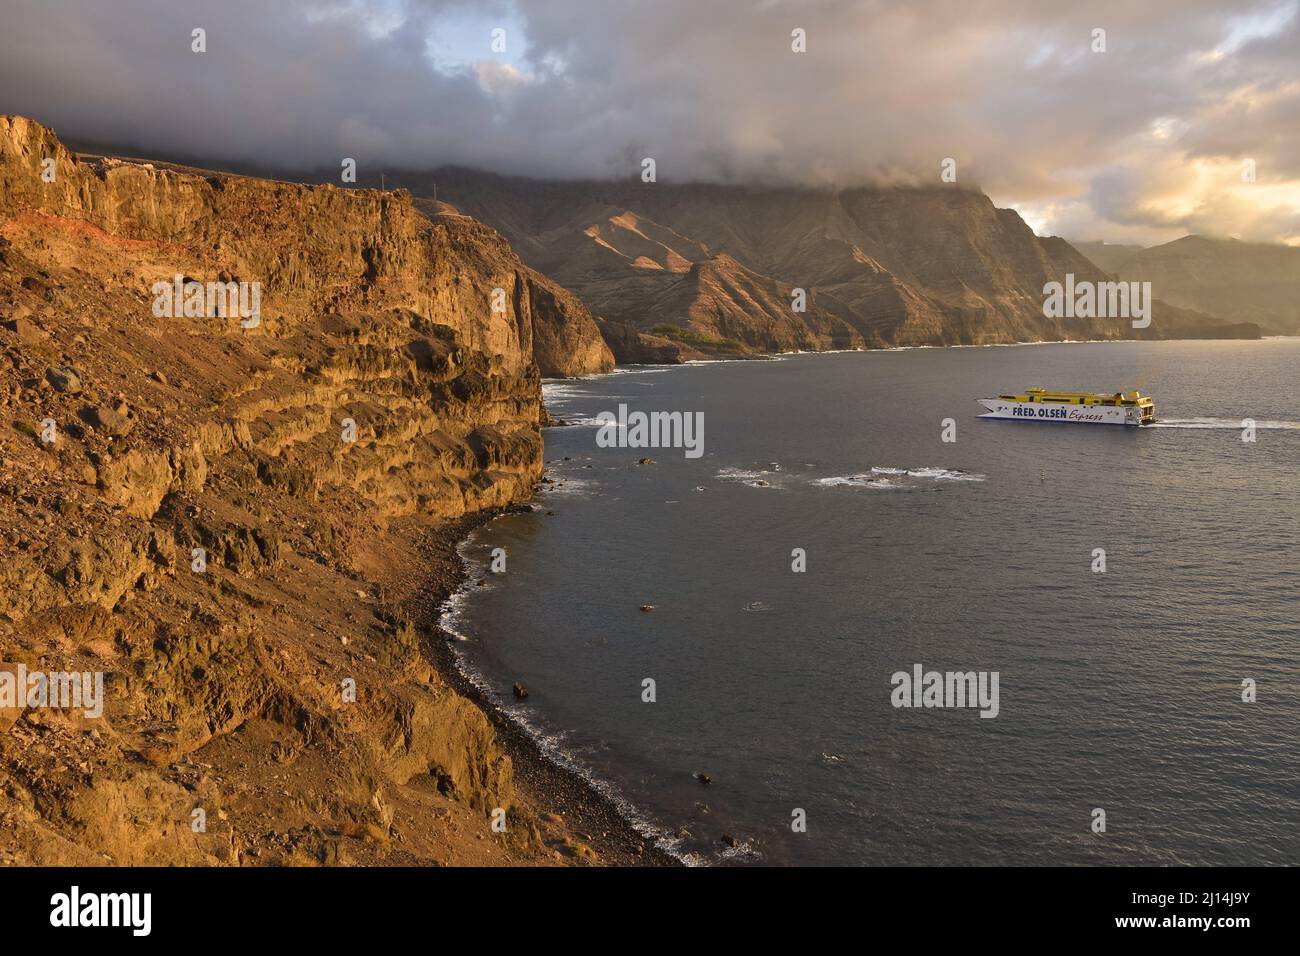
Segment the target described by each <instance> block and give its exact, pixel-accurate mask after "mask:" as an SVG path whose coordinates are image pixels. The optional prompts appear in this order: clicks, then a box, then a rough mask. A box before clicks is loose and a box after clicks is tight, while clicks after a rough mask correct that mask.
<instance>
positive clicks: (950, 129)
mask: <svg viewBox="0 0 1300 956" xmlns="http://www.w3.org/2000/svg"><path fill="white" fill-rule="evenodd" d="M494 25H500V26H501V27H502V28H503V29H505V30H506V44H507V52H505V53H504V54H503V53H498V52H494V51H493V50H492V49H491V46H490V44H491V39H492V38H491V36H490V31H491V29H492V27H493V26H494ZM195 27H203V28H204V29H205V30H206V31H207V47H208V52H206V53H204V54H196V53H193V52H191V49H190V44H191V39H190V32H191V30H192V29H194V28H195ZM795 28H802V29H803V30H805V31H806V34H807V52H806V53H802V54H797V53H794V52H792V51H791V48H790V44H791V30H793V29H795ZM1097 28H1101V29H1104V30H1105V31H1106V51H1105V52H1104V53H1097V52H1094V51H1093V50H1092V43H1093V30H1094V29H1097ZM434 49H436V50H438V51H440V52H439V53H438V56H439V57H440V58H441V59H440V60H439V61H438V65H435V58H434V56H433V55H431V50H434ZM449 53H450V56H449V55H448V54H449ZM449 63H450V65H448V64H449ZM1298 66H1300V17H1297V15H1296V2H1295V0H1213V2H1211V0H1149V2H1143V3H1133V2H1131V0H1124V2H1103V3H1091V4H1065V3H1056V2H1053V0H1035V2H1029V0H960V2H958V0H929V2H917V3H884V2H870V0H867V2H862V0H855V2H850V0H803V2H782V0H759V2H752V0H689V2H688V0H654V2H632V0H601V2H596V0H480V2H474V3H467V2H458V0H329V2H327V0H278V2H275V3H266V2H252V0H174V2H163V0H155V2H147V0H112V2H107V0H85V2H73V0H65V2H59V0H54V2H50V0H6V3H5V5H4V9H3V11H0V112H18V113H24V114H27V115H31V116H34V117H36V118H38V119H40V120H42V121H44V122H47V123H50V124H52V125H54V126H55V127H56V128H57V129H59V131H60V132H61V133H62V134H63V135H65V136H69V137H75V138H79V139H88V140H100V141H105V142H113V143H124V144H134V145H138V146H140V147H141V148H142V149H153V150H160V151H161V150H165V151H169V152H181V153H186V154H191V155H198V156H205V157H211V158H212V160H213V161H218V160H220V161H238V162H244V163H254V164H258V165H262V166H276V167H282V168H312V167H321V166H329V165H337V164H338V162H339V161H340V160H341V158H342V157H344V156H351V157H355V158H356V159H358V160H359V161H360V162H361V163H362V164H363V165H364V164H370V165H387V166H390V167H391V166H396V165H401V166H412V167H432V166H436V165H440V164H444V163H460V164H466V165H471V166H478V167H486V168H489V169H494V170H498V171H502V172H511V173H520V174H526V175H535V176H556V177H565V178H573V177H580V176H596V177H610V176H626V175H632V174H634V173H635V172H637V171H638V169H639V165H638V164H639V162H640V160H641V158H642V157H644V156H652V157H654V158H655V159H656V161H657V164H658V170H659V174H660V176H661V178H663V179H666V180H667V179H673V180H678V181H681V180H687V179H709V180H722V181H743V182H788V181H793V182H801V183H814V184H840V185H848V184H854V183H859V182H867V181H873V182H874V181H920V182H927V181H935V180H937V178H938V175H939V164H940V161H941V160H942V159H943V158H945V157H952V158H954V159H956V160H957V163H958V172H959V177H960V179H961V180H962V181H965V182H972V183H974V182H977V183H979V184H981V185H982V186H983V187H984V188H985V189H986V190H987V191H989V192H990V193H991V194H992V195H993V196H994V198H995V199H996V200H998V201H999V202H1003V203H1013V204H1015V205H1016V206H1017V208H1019V209H1021V211H1022V212H1023V213H1024V214H1025V216H1026V217H1027V218H1028V219H1029V221H1030V222H1031V223H1033V224H1034V225H1035V226H1036V227H1039V228H1044V229H1050V230H1051V231H1053V232H1058V233H1067V234H1070V235H1074V236H1076V237H1079V238H1110V239H1116V240H1127V241H1155V240H1158V239H1161V238H1173V237H1174V236H1176V235H1180V234H1182V233H1185V232H1188V231H1200V232H1206V233H1211V234H1239V235H1242V236H1243V238H1251V239H1262V240H1274V241H1286V240H1290V241H1292V242H1300V149H1298V148H1297V147H1300V141H1298V140H1300V70H1298V69H1297V67H1298ZM1245 159H1253V160H1254V161H1255V167H1256V170H1257V181H1256V182H1255V183H1253V184H1245V183H1243V182H1242V181H1241V177H1240V173H1239V171H1240V169H1241V167H1242V162H1243V160H1245Z"/></svg>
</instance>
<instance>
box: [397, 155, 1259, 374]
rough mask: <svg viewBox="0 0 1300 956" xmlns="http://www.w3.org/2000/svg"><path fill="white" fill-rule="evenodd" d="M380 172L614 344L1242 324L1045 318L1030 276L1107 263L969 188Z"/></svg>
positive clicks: (1199, 329) (990, 335)
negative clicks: (565, 296)
mask: <svg viewBox="0 0 1300 956" xmlns="http://www.w3.org/2000/svg"><path fill="white" fill-rule="evenodd" d="M396 178H398V179H400V180H401V181H402V182H403V183H404V184H405V185H408V186H409V187H410V188H411V189H412V190H413V191H414V192H416V193H417V194H426V195H428V194H432V193H433V192H434V191H436V192H437V195H438V196H439V198H440V199H445V200H447V201H449V202H451V203H454V204H455V205H456V206H457V207H458V208H459V209H461V210H463V211H464V212H466V213H468V214H470V215H472V216H474V217H475V218H478V219H481V220H483V221H484V222H487V223H490V224H491V225H493V226H495V227H496V228H497V229H499V230H501V232H502V233H503V234H504V235H505V236H506V237H507V238H509V239H510V241H511V243H512V245H513V246H514V247H515V249H516V250H517V251H518V252H519V254H520V255H521V256H522V257H523V259H524V260H525V261H526V262H528V263H529V265H531V266H533V267H534V268H536V269H538V270H540V271H541V272H544V273H545V274H547V275H548V276H550V277H552V278H554V279H555V280H556V281H558V282H559V283H560V284H561V285H563V286H565V287H566V288H568V289H570V290H572V291H573V292H575V293H576V294H577V295H578V296H579V297H580V298H581V299H582V300H583V301H584V302H585V303H586V304H587V306H588V307H589V308H590V309H591V310H592V312H593V313H595V314H597V315H598V316H600V317H601V318H602V319H603V320H605V322H606V325H605V326H604V327H605V328H606V329H607V330H608V329H609V328H610V327H611V324H612V327H613V328H616V329H619V330H622V331H620V333H619V336H618V337H616V338H611V337H610V336H608V335H607V338H610V341H611V343H612V344H614V347H615V351H616V353H618V352H620V351H622V352H623V353H624V355H626V354H628V353H629V351H630V350H629V349H628V348H627V343H628V341H629V338H628V334H627V331H626V329H627V328H631V329H633V330H636V331H639V332H642V333H644V332H647V331H653V332H654V333H655V334H656V335H657V336H658V337H659V338H660V339H661V340H663V339H668V340H671V341H676V342H679V343H684V344H689V345H690V346H692V347H694V348H700V349H705V350H715V351H717V350H723V351H732V352H735V351H737V350H740V351H744V352H752V353H766V352H774V351H783V350H787V349H829V348H853V347H861V346H867V347H880V346H892V345H952V344H986V343H1000V342H1018V341H1042V340H1061V339H1083V338H1091V339H1115V338H1132V337H1135V336H1137V337H1144V338H1164V337H1177V336H1183V335H1193V336H1198V337H1199V336H1203V335H1207V334H1230V335H1247V336H1250V335H1255V334H1257V332H1256V330H1254V329H1253V328H1250V327H1243V328H1240V329H1225V325H1226V323H1224V322H1222V321H1221V320H1218V319H1215V318H1213V317H1211V316H1209V315H1201V314H1197V313H1194V312H1191V311H1189V310H1186V309H1180V308H1178V307H1175V306H1171V305H1169V304H1167V303H1163V302H1158V303H1157V304H1156V306H1155V308H1154V310H1153V313H1154V314H1153V322H1152V327H1151V328H1150V329H1148V330H1145V331H1142V332H1135V331H1134V330H1133V328H1132V326H1131V323H1130V322H1129V320H1127V319H1088V320H1085V319H1048V318H1046V317H1045V316H1044V315H1043V286H1044V285H1045V284H1046V283H1047V282H1050V281H1061V280H1063V279H1064V276H1065V274H1066V273H1067V272H1069V273H1073V274H1074V276H1075V278H1076V280H1090V281H1095V282H1101V281H1106V280H1107V278H1108V277H1107V276H1106V274H1105V273H1104V272H1102V270H1100V269H1098V268H1097V267H1096V266H1095V265H1094V264H1093V263H1091V262H1090V261H1088V260H1087V259H1086V258H1085V257H1084V256H1082V255H1080V254H1079V253H1078V252H1077V251H1076V250H1075V249H1074V248H1073V247H1071V246H1070V245H1069V243H1067V242H1065V241H1064V240H1063V239H1057V238H1040V237H1037V236H1035V235H1034V234H1033V232H1032V230H1031V229H1030V228H1029V227H1028V226H1027V225H1025V223H1024V222H1023V221H1022V220H1021V219H1020V217H1019V215H1017V214H1016V213H1015V212H1014V211H1012V210H1008V209H998V208H996V207H995V206H994V205H993V203H992V202H991V201H990V200H989V198H988V197H987V196H985V195H983V194H982V193H979V192H976V191H972V190H966V189H957V188H955V187H949V188H931V189H917V188H879V189H865V188H864V189H851V190H841V191H829V190H827V191H818V190H809V189H752V188H743V187H732V186H717V185H700V184H695V185H666V184H645V183H641V182H551V181H539V180H530V179H523V178H518V177H504V176H497V175H492V174H486V173H481V172H476V171H472V170H466V169H459V168H455V169H443V170H439V171H438V172H436V173H433V174H423V175H420V174H405V175H401V176H398V177H396ZM795 289H803V290H804V291H805V293H806V308H805V310H804V311H802V312H798V311H795V309H794V308H793V300H792V293H793V290H795ZM672 327H676V331H674V330H673V328H672ZM624 355H620V358H621V359H623V360H626V359H625V358H624Z"/></svg>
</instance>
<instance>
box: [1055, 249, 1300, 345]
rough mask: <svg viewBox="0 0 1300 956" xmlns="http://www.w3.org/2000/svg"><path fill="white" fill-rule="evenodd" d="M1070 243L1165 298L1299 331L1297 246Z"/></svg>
mask: <svg viewBox="0 0 1300 956" xmlns="http://www.w3.org/2000/svg"><path fill="white" fill-rule="evenodd" d="M1074 246H1075V248H1076V249H1078V250H1079V251H1080V252H1082V253H1083V254H1084V255H1085V256H1087V257H1088V258H1089V259H1091V260H1092V261H1093V262H1095V263H1096V264H1097V265H1098V266H1100V267H1101V268H1102V269H1105V270H1106V271H1107V272H1109V273H1111V274H1112V275H1115V276H1117V277H1119V278H1121V279H1142V280H1145V281H1149V282H1150V283H1151V286H1152V289H1153V290H1154V292H1155V294H1156V295H1157V296H1159V297H1160V298H1162V299H1164V300H1165V301H1166V302H1170V303H1173V304H1174V305H1178V306H1182V307H1183V308H1187V309H1197V310H1199V311H1201V312H1209V313H1212V314H1214V315H1217V316H1219V317H1220V318H1222V319H1224V320H1225V321H1228V322H1253V323H1255V324H1256V325H1258V326H1259V327H1260V328H1261V329H1262V330H1263V331H1264V332H1265V333H1266V334H1272V335H1297V334H1300V248H1296V247H1293V246H1281V245H1271V244H1268V243H1259V242H1240V241H1238V240H1236V239H1207V238H1205V237H1204V236H1184V237H1183V238H1182V239H1178V240H1175V241H1174V242H1167V243H1165V244H1164V245H1160V246H1152V247H1151V248H1147V249H1144V248H1143V247H1141V246H1123V245H1110V244H1108V243H1101V242H1076V243H1075V244H1074Z"/></svg>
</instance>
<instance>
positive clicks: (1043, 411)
mask: <svg viewBox="0 0 1300 956" xmlns="http://www.w3.org/2000/svg"><path fill="white" fill-rule="evenodd" d="M977 401H978V402H979V403H980V404H981V405H983V406H984V407H985V408H987V409H988V411H987V412H986V413H984V414H983V415H980V416H979V417H980V418H1009V419H1012V420H1014V421H1021V422H1078V423H1081V424H1091V425H1150V424H1151V423H1152V422H1154V421H1155V420H1156V404H1155V402H1154V401H1152V400H1151V397H1150V396H1148V395H1143V394H1142V393H1141V392H1138V391H1132V392H1115V393H1113V394H1107V393H1104V392H1098V393H1092V392H1049V391H1048V390H1047V389H1045V388H1027V389H1025V393H1024V394H1023V395H999V396H998V397H997V398H981V399H977Z"/></svg>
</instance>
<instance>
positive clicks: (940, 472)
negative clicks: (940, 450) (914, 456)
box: [907, 468, 984, 481]
mask: <svg viewBox="0 0 1300 956" xmlns="http://www.w3.org/2000/svg"><path fill="white" fill-rule="evenodd" d="M907 474H909V475H911V476H912V477H913V478H932V479H934V480H935V481H983V480H984V476H983V475H976V474H973V473H972V472H969V471H962V470H961V469H959V468H912V469H909V470H908V472H907Z"/></svg>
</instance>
